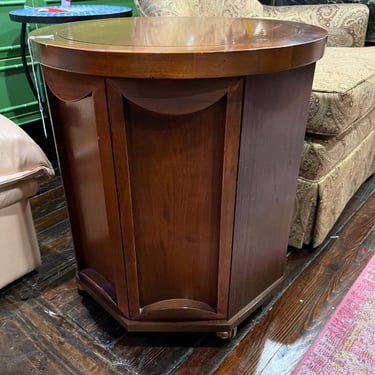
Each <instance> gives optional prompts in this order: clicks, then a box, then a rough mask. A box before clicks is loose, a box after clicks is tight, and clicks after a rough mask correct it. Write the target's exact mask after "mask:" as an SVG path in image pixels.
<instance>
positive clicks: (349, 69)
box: [307, 47, 375, 135]
mask: <svg viewBox="0 0 375 375" xmlns="http://www.w3.org/2000/svg"><path fill="white" fill-rule="evenodd" d="M374 103H375V47H366V48H345V47H330V48H327V49H326V52H325V54H324V56H323V58H322V59H321V60H319V61H318V62H317V64H316V71H315V75H314V82H313V92H312V98H311V103H310V111H309V119H308V123H307V132H308V133H314V134H322V135H339V134H341V133H343V132H344V131H345V130H346V129H347V128H348V127H349V126H351V125H352V124H353V123H354V122H355V121H356V120H358V119H360V118H362V117H364V116H366V115H367V114H368V113H369V112H371V111H372V109H373V108H374Z"/></svg>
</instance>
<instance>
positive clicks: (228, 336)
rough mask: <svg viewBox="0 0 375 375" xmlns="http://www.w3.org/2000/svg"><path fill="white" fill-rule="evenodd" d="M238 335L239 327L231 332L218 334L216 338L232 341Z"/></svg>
mask: <svg viewBox="0 0 375 375" xmlns="http://www.w3.org/2000/svg"><path fill="white" fill-rule="evenodd" d="M236 335H237V327H234V328H233V329H232V330H230V331H222V332H216V336H217V337H220V338H221V339H222V340H227V341H230V340H232V339H234V338H235V337H236Z"/></svg>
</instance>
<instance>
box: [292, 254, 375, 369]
mask: <svg viewBox="0 0 375 375" xmlns="http://www.w3.org/2000/svg"><path fill="white" fill-rule="evenodd" d="M312 374H314V375H315V374H319V375H341V374H348V375H349V374H350V375H363V374H366V375H374V374H375V257H372V259H371V260H370V262H369V263H368V264H367V266H366V267H365V269H364V270H363V271H362V273H361V274H360V276H359V277H358V279H357V280H356V281H355V283H354V284H353V286H352V287H351V288H350V290H349V292H348V293H347V294H346V296H345V297H344V299H343V300H342V302H341V303H340V304H339V306H338V307H337V309H336V311H335V312H334V313H333V315H332V317H331V318H330V319H329V320H328V322H327V323H326V325H325V326H324V328H323V329H322V331H321V332H320V333H319V335H318V336H317V338H316V339H315V340H314V342H313V344H312V345H311V346H310V348H309V349H308V351H307V352H306V354H305V355H304V356H303V358H302V359H301V361H300V362H299V363H298V365H297V367H296V368H295V370H294V371H293V373H292V375H312Z"/></svg>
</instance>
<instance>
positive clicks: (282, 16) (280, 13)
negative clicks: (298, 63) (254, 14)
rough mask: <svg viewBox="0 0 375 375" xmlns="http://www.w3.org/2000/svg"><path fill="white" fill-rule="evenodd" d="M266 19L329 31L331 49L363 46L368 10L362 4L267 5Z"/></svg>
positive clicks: (264, 13) (328, 43)
mask: <svg viewBox="0 0 375 375" xmlns="http://www.w3.org/2000/svg"><path fill="white" fill-rule="evenodd" d="M263 17H267V18H276V19H279V20H287V21H295V22H302V23H308V24H311V25H315V26H320V27H322V28H324V29H326V30H327V31H328V41H327V46H328V47H363V46H364V43H365V36H366V28H367V22H368V17H369V10H368V7H367V6H365V5H363V4H321V5H319V4H314V5H293V6H264V7H263Z"/></svg>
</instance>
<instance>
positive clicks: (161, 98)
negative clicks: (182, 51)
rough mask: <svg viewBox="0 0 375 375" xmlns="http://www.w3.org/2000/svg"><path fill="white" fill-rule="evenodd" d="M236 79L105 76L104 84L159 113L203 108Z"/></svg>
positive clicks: (167, 113) (216, 98)
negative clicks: (113, 77) (145, 78)
mask: <svg viewBox="0 0 375 375" xmlns="http://www.w3.org/2000/svg"><path fill="white" fill-rule="evenodd" d="M238 81H239V78H228V79H216V80H213V79H211V80H200V81H199V83H198V84H197V82H198V81H197V80H188V81H186V82H184V83H183V86H184V90H181V82H180V81H176V80H164V79H161V80H155V81H152V82H151V83H150V81H148V80H134V79H109V80H107V82H108V84H109V85H111V86H112V87H113V88H114V89H115V90H117V91H120V92H121V94H122V95H123V96H124V97H125V98H126V100H129V101H130V102H132V103H134V104H136V105H137V106H139V107H141V108H143V109H145V110H147V111H151V112H157V113H160V114H163V115H187V114H189V113H194V112H199V111H203V110H204V109H206V108H208V107H209V106H211V105H213V104H214V103H216V102H218V101H219V100H220V99H221V98H222V97H223V96H224V95H227V93H228V87H232V86H234V85H235V84H236V82H238Z"/></svg>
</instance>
